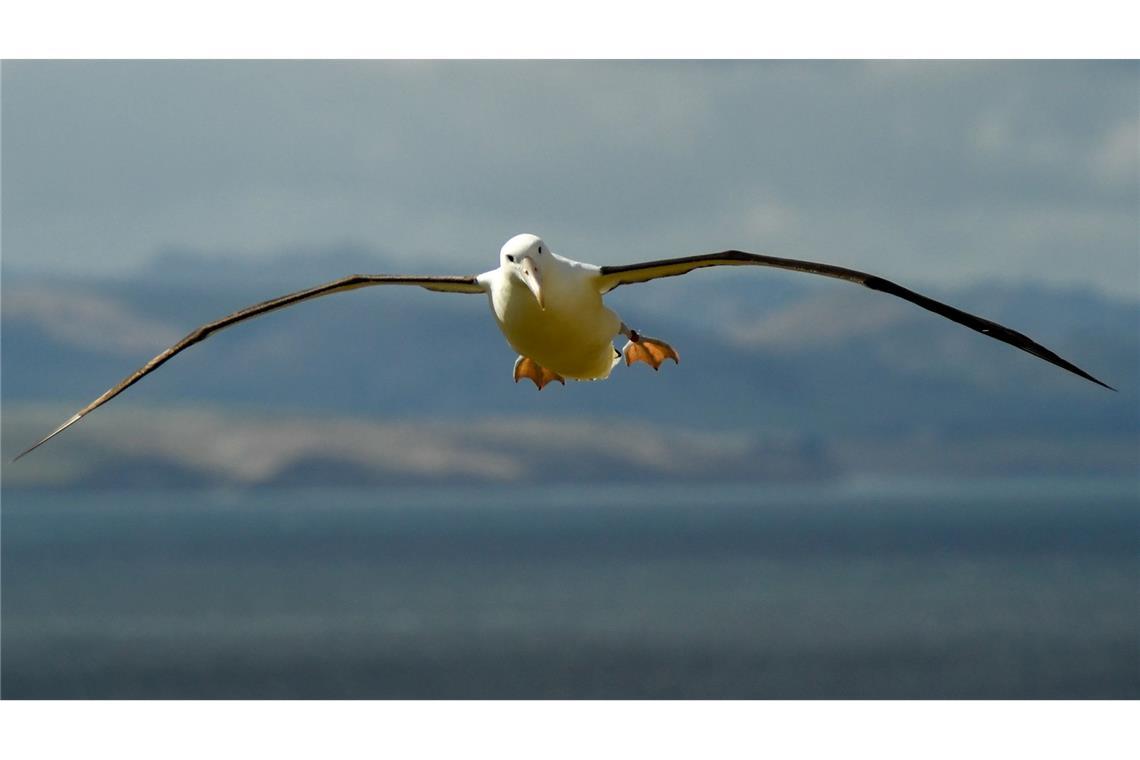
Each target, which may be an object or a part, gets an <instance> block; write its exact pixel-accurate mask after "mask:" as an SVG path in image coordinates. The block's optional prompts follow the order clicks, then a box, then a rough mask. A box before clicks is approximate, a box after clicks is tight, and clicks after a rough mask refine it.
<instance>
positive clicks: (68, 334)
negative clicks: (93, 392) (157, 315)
mask: <svg viewBox="0 0 1140 760" xmlns="http://www.w3.org/2000/svg"><path fill="white" fill-rule="evenodd" d="M3 313H4V319H5V321H7V320H22V321H26V322H31V323H32V324H34V325H36V327H38V328H39V329H41V330H43V331H44V332H45V333H47V334H48V335H49V336H51V337H52V338H54V339H56V340H58V341H61V342H63V343H66V344H68V345H71V346H75V347H77V348H82V349H84V350H86V351H94V352H110V353H116V354H121V355H125V356H137V355H138V354H140V353H143V354H145V353H146V352H147V351H158V350H160V349H162V348H163V347H165V346H168V345H170V344H172V343H174V342H175V341H176V340H178V339H179V338H180V337H182V334H183V333H184V332H185V330H183V331H179V330H178V328H176V327H173V326H171V325H168V324H166V323H164V322H160V321H158V320H155V319H153V318H151V317H145V316H143V315H141V314H138V313H136V312H134V311H132V310H130V309H129V308H128V307H126V306H124V305H123V304H122V303H120V302H119V301H115V300H112V299H109V298H106V297H103V296H99V295H95V294H91V293H84V292H82V291H78V290H64V291H60V290H58V289H55V288H46V287H38V288H37V287H21V288H18V289H8V290H5V292H4V300H3Z"/></svg>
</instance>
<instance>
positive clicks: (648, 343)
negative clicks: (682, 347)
mask: <svg viewBox="0 0 1140 760" xmlns="http://www.w3.org/2000/svg"><path fill="white" fill-rule="evenodd" d="M622 355H623V356H624V357H625V366H627V367H629V366H631V365H632V364H633V363H634V362H645V363H646V364H648V365H649V366H650V367H653V369H654V370H657V369H660V367H661V364H662V363H663V362H664V361H665V360H666V359H672V360H673V362H674V363H675V364H680V363H681V357H680V356H679V355H678V354H677V351H676V349H674V348H673V347H672V346H670V345H669V344H668V343H666V342H665V341H663V340H657V339H656V338H650V337H648V336H645V335H638V334H637V333H636V332H634V333H633V334H632V336H631V338H630V341H629V342H628V343H626V344H625V348H623V349H622Z"/></svg>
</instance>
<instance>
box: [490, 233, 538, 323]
mask: <svg viewBox="0 0 1140 760" xmlns="http://www.w3.org/2000/svg"><path fill="white" fill-rule="evenodd" d="M549 258H550V248H549V247H548V246H547V245H546V243H544V242H543V241H542V238H540V237H539V236H538V235H531V234H530V233H529V232H527V233H523V234H522V235H515V236H514V237H513V238H511V239H510V240H508V241H507V242H506V243H505V244H503V247H502V249H501V250H500V251H499V268H500V269H502V270H503V272H504V273H505V274H507V275H508V276H510V277H515V278H517V279H518V280H520V281H521V282H522V283H523V284H524V285H526V286H527V287H528V288H530V292H531V293H534V298H535V300H536V301H538V305H539V307H541V308H545V304H544V303H543V299H542V269H543V262H544V261H545V260H546V259H549Z"/></svg>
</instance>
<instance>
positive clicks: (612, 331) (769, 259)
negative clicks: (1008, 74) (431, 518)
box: [13, 234, 1115, 461]
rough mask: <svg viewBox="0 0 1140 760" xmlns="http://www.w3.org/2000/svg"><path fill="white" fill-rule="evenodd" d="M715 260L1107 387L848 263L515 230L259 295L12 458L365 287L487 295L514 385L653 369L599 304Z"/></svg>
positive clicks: (633, 335) (640, 346)
mask: <svg viewBox="0 0 1140 760" xmlns="http://www.w3.org/2000/svg"><path fill="white" fill-rule="evenodd" d="M715 266H762V267H775V268H777V269H790V270H792V271H795V272H806V273H807V274H818V275H823V276H825V277H834V278H836V279H839V280H846V281H847V282H853V283H856V284H858V285H863V286H864V287H868V288H870V289H871V290H878V291H882V292H884V293H889V294H891V295H893V296H898V297H899V298H902V299H905V300H907V301H910V302H911V303H913V304H916V305H918V306H921V307H922V308H924V309H926V310H928V311H932V312H934V313H935V314H939V315H941V316H943V317H946V318H947V319H950V320H953V321H955V322H957V323H958V324H960V325H965V326H966V327H969V328H970V329H971V330H976V331H978V332H980V333H982V334H983V335H987V336H989V337H991V338H995V339H997V340H1000V341H1002V342H1004V343H1008V344H1010V345H1011V346H1015V347H1017V348H1020V349H1021V350H1022V351H1027V352H1029V353H1031V354H1033V355H1034V356H1036V357H1038V358H1040V359H1044V360H1045V361H1047V362H1049V363H1051V364H1055V365H1057V366H1058V367H1061V368H1063V369H1066V370H1068V371H1069V372H1072V373H1074V374H1076V375H1080V376H1081V377H1083V378H1085V379H1086V380H1090V381H1092V382H1094V383H1096V384H1097V385H1101V386H1104V387H1105V388H1109V389H1110V390H1115V389H1114V388H1112V386H1110V385H1106V384H1105V383H1102V382H1101V381H1100V380H1097V379H1096V378H1095V377H1093V376H1092V375H1090V374H1088V373H1087V372H1085V371H1084V370H1082V369H1081V368H1080V367H1077V366H1076V365H1074V364H1071V363H1069V362H1068V361H1066V360H1064V359H1062V358H1061V357H1060V356H1058V355H1057V354H1055V353H1053V352H1052V351H1050V350H1049V349H1047V348H1045V347H1044V346H1042V345H1040V344H1038V343H1035V342H1034V341H1033V340H1031V339H1029V338H1028V337H1026V336H1025V335H1022V334H1021V333H1019V332H1016V331H1015V330H1011V329H1009V328H1008V327H1003V326H1002V325H999V324H997V323H996V322H991V321H989V320H987V319H983V318H981V317H977V316H974V315H973V314H968V313H966V312H964V311H960V310H959V309H955V308H954V307H952V306H947V305H946V304H944V303H940V302H938V301H935V300H934V299H932V298H927V297H926V296H924V295H920V294H918V293H915V292H914V291H913V290H908V289H906V288H904V287H902V286H901V285H896V284H895V283H893V282H891V281H890V280H884V279H883V278H882V277H876V276H874V275H870V274H867V273H865V272H859V271H856V270H854V269H845V268H843V267H837V266H833V265H831V264H817V263H815V262H811V261H799V260H796V259H783V258H777V257H775V256H764V255H761V254H756V253H746V252H744V251H722V252H720V253H707V254H702V255H698V256H686V257H683V258H677V259H661V260H658V261H647V262H644V263H641V264H626V265H621V266H602V267H599V266H595V265H594V264H584V263H582V262H578V261H572V260H570V259H567V258H564V257H562V256H559V255H557V254H556V253H554V252H553V251H551V250H550V247H549V246H547V245H546V243H545V242H543V240H542V238H540V237H538V236H537V235H530V234H522V235H516V236H514V237H513V238H511V239H510V240H508V241H507V242H506V244H505V245H504V246H503V248H502V250H501V251H500V252H499V266H498V268H497V269H492V270H491V271H489V272H484V273H483V274H480V275H472V276H466V277H464V276H456V277H448V276H424V277H419V276H413V275H389V274H355V275H351V276H349V277H345V278H343V279H340V280H336V281H334V282H330V283H326V284H324V285H318V286H317V287H315V288H309V289H308V290H300V291H297V292H296V293H290V294H288V295H284V296H281V297H280V298H274V299H272V300H270V301H264V302H262V303H259V304H255V305H253V306H250V307H248V308H245V309H242V310H241V311H236V312H234V313H233V314H230V315H229V316H228V317H223V318H221V319H219V320H217V321H216V322H211V323H209V324H206V325H202V326H201V327H199V328H197V329H195V330H194V331H192V332H191V333H190V334H189V335H187V336H186V337H185V338H183V339H182V340H180V341H178V342H177V343H175V344H174V345H173V346H171V347H170V348H167V349H166V350H165V351H163V352H162V353H160V354H159V355H158V356H156V357H154V358H153V359H151V360H150V361H149V362H147V363H146V364H144V365H143V366H142V367H140V368H139V369H137V370H135V372H133V373H132V374H130V375H128V376H127V377H125V378H123V380H122V381H120V382H119V383H118V384H117V385H115V386H114V387H112V388H110V389H108V390H107V392H106V393H104V394H103V395H102V396H100V397H99V398H97V399H95V400H94V401H92V402H91V403H90V404H88V405H87V406H85V407H83V408H82V409H80V410H79V411H78V412H76V413H75V414H73V415H72V416H71V418H70V419H68V420H67V421H66V422H64V423H63V424H62V425H60V426H59V427H58V428H56V429H55V430H54V431H52V433H50V434H49V435H48V436H46V437H45V438H43V439H42V440H41V441H39V442H38V443H36V444H35V445H34V446H32V447H31V448H29V449H27V450H26V451H24V452H22V453H21V454H20V455H19V456H17V457H16V459H19V458H20V457H22V456H24V455H25V454H27V453H29V452H30V451H32V450H34V449H36V448H38V447H39V446H41V445H43V444H44V443H47V442H48V441H49V440H51V439H52V438H54V437H55V436H57V435H59V434H60V433H62V432H63V431H64V430H66V429H67V428H69V427H71V426H72V425H74V424H75V423H76V422H79V420H81V419H83V417H85V416H86V415H88V414H90V413H91V412H93V411H94V410H96V409H98V408H99V407H100V406H102V405H103V404H105V403H107V402H108V401H110V400H111V399H113V398H114V397H115V396H118V395H119V394H120V393H122V392H123V391H125V390H126V389H127V388H129V387H131V386H132V385H134V384H135V383H137V382H138V381H139V380H141V379H142V378H144V377H145V376H147V375H149V374H150V373H151V372H154V371H155V370H156V369H158V368H159V367H161V366H162V365H163V364H165V363H166V362H167V361H168V360H169V359H171V358H172V357H173V356H174V355H175V354H177V353H180V352H181V351H183V350H185V349H187V348H189V347H190V346H192V345H194V344H195V343H199V342H201V341H203V340H205V339H206V338H208V337H210V336H211V335H213V334H214V333H216V332H218V331H219V330H222V329H224V328H226V327H229V326H231V325H234V324H237V323H238V322H242V321H244V320H247V319H251V318H253V317H257V316H260V315H262V314H267V313H269V312H271V311H276V310H277V309H283V308H285V307H286V306H292V305H293V304H297V303H301V302H302V301H308V300H309V299H311V298H319V297H321V296H327V295H330V294H332V293H343V292H345V291H348V290H356V289H357V288H367V287H371V286H373V285H416V286H418V287H421V288H427V289H428V290H436V291H440V292H443V293H470V294H486V295H487V296H488V299H489V301H490V305H491V312H492V314H493V315H494V317H495V322H496V323H497V324H498V325H499V329H500V330H501V331H502V333H503V336H504V337H505V338H506V339H507V343H509V344H510V345H511V348H513V349H514V350H515V351H518V353H519V357H518V359H517V360H516V361H515V368H514V378H515V382H516V383H517V382H518V381H519V380H520V379H522V378H524V377H525V378H528V379H530V380H532V381H534V384H535V385H536V386H538V389H539V390H542V388H543V387H544V386H545V385H546V384H547V383H550V382H553V381H558V382H559V383H562V384H563V385H565V384H566V378H570V379H573V380H603V379H605V378H606V377H609V374H610V371H611V370H612V369H613V367H614V366H615V365H616V364H617V363H618V361H620V360H621V359H622V358H623V357H624V358H625V363H626V365H627V366H628V365H631V364H633V363H634V362H645V363H646V364H648V365H650V366H651V367H653V368H654V369H657V368H658V367H660V366H661V363H662V362H664V361H665V360H666V359H672V360H673V361H674V362H679V361H680V356H679V355H678V354H677V352H676V351H675V350H674V349H673V347H672V346H670V345H669V344H668V343H666V342H664V341H662V340H658V339H657V338H650V337H649V336H647V335H642V334H640V333H638V332H637V331H636V330H633V329H631V328H630V327H628V326H627V325H626V324H625V323H624V322H622V321H621V319H620V318H619V317H618V315H617V314H616V313H614V312H613V311H612V310H611V309H609V308H608V307H607V306H606V305H605V304H604V303H603V302H602V296H603V295H605V294H606V293H608V292H610V291H611V290H613V289H614V288H617V287H619V286H621V285H630V284H633V283H637V282H648V281H650V280H656V279H658V278H661V277H675V276H677V275H682V274H686V273H688V272H691V271H693V270H694V269H700V268H702V267H715ZM618 335H623V336H625V338H626V339H627V342H626V344H625V346H624V348H623V349H622V350H621V351H620V352H619V351H618V350H617V349H616V348H615V347H614V344H613V341H614V339H615V338H616V337H617V336H618ZM13 461H14V460H13Z"/></svg>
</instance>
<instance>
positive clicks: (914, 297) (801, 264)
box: [598, 251, 1116, 391]
mask: <svg viewBox="0 0 1140 760" xmlns="http://www.w3.org/2000/svg"><path fill="white" fill-rule="evenodd" d="M716 266H762V267H774V268H776V269H788V270H791V271H794V272H805V273H807V274H817V275H822V276H824V277H833V278H835V279H839V280H846V281H847V282H853V283H856V284H858V285H862V286H863V287H866V288H870V289H871V290H878V291H880V292H883V293H889V294H891V295H893V296H897V297H898V298H901V299H903V300H905V301H910V302H911V303H913V304H915V305H916V306H921V307H922V308H924V309H926V310H927V311H932V312H934V313H935V314H938V315H939V316H942V317H945V318H946V319H949V320H952V321H954V322H957V323H958V324H960V325H964V326H965V327H968V328H970V329H971V330H976V331H977V332H980V333H981V334H982V335H986V336H988V337H990V338H994V339H995V340H1000V341H1001V342H1003V343H1008V344H1009V345H1011V346H1013V347H1015V348H1020V349H1021V350H1022V351H1025V352H1027V353H1030V354H1032V355H1034V356H1036V357H1037V358H1039V359H1044V360H1045V361H1047V362H1049V363H1050V364H1053V365H1055V366H1057V367H1060V368H1061V369H1064V370H1067V371H1069V372H1072V373H1073V374H1074V375H1078V376H1079V377H1083V378H1084V379H1085V380H1088V381H1090V382H1093V383H1096V384H1097V385H1099V386H1101V387H1104V388H1108V389H1109V390H1111V391H1115V390H1116V389H1115V388H1113V387H1112V386H1111V385H1108V384H1107V383H1103V382H1101V381H1100V380H1097V379H1096V378H1095V377H1093V376H1092V375H1090V374H1089V373H1088V372H1085V371H1084V370H1083V369H1081V368H1080V367H1078V366H1077V365H1075V364H1073V363H1072V362H1069V361H1066V360H1065V359H1062V358H1061V357H1060V356H1058V355H1057V354H1055V353H1053V352H1052V351H1050V350H1049V349H1047V348H1045V347H1044V346H1042V345H1041V344H1040V343H1037V342H1035V341H1033V340H1032V339H1030V338H1029V337H1028V336H1026V335H1023V334H1022V333H1019V332H1017V331H1016V330H1011V329H1010V328H1008V327H1005V326H1004V325H999V324H998V323H997V322H991V321H990V320H988V319H983V318H982V317H979V316H976V315H974V314H970V313H968V312H965V311H962V310H961V309H955V308H954V307H953V306H949V305H947V304H944V303H942V302H940V301H935V300H934V299H933V298H928V297H926V296H924V295H922V294H920V293H915V292H914V291H913V290H909V289H907V288H904V287H903V286H901V285H898V284H897V283H894V282H891V281H890V280H886V279H883V278H882V277H877V276H875V275H872V274H867V273H866V272H860V271H858V270H855V269H846V268H844V267H838V266H833V265H831V264H819V263H816V262H813V261H801V260H798V259H784V258H779V257H777V256H764V255H761V254H758V253H747V252H745V251H722V252H720V253H710V254H705V255H701V256H686V257H683V258H677V259H660V260H657V261H647V262H644V263H641V264H627V265H624V266H604V267H601V268H600V270H599V280H598V283H599V289H600V290H601V292H602V293H607V292H609V291H611V290H613V289H614V288H617V287H620V286H621V285H631V284H633V283H638V282H648V281H650V280H656V279H659V278H662V277H676V276H677V275H682V274H686V273H688V272H691V271H693V270H694V269H700V268H702V267H716Z"/></svg>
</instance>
